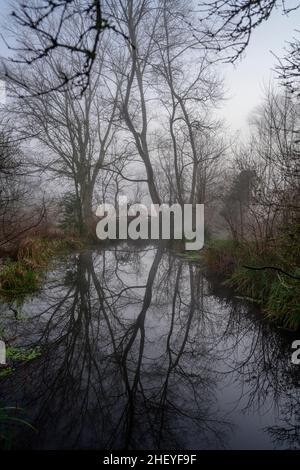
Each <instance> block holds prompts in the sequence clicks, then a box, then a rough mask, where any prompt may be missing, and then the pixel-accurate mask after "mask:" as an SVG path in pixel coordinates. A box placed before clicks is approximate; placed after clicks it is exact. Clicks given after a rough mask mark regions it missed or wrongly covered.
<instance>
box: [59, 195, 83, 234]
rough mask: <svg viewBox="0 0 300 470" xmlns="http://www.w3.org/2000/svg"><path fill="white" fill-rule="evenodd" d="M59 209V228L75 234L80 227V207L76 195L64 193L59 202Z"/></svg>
mask: <svg viewBox="0 0 300 470" xmlns="http://www.w3.org/2000/svg"><path fill="white" fill-rule="evenodd" d="M60 207H61V219H60V223H59V226H60V228H61V229H63V230H65V231H69V232H75V233H77V232H78V229H79V226H80V218H79V214H80V205H79V203H78V198H77V197H76V194H74V193H71V192H68V193H66V194H65V195H64V197H63V199H62V201H61V204H60Z"/></svg>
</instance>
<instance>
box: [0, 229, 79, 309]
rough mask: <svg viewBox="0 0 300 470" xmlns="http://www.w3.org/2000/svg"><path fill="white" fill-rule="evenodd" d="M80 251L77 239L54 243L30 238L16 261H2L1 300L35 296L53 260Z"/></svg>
mask: <svg viewBox="0 0 300 470" xmlns="http://www.w3.org/2000/svg"><path fill="white" fill-rule="evenodd" d="M80 247H81V242H80V241H79V240H78V239H75V238H74V237H68V236H65V237H64V238H59V239H51V238H47V237H39V236H32V237H27V238H25V239H24V240H22V242H21V243H20V245H19V247H18V250H17V253H16V254H15V255H14V257H6V258H5V259H2V260H1V266H0V298H2V299H3V300H4V301H8V302H10V301H12V300H20V301H22V300H23V299H24V297H25V296H27V295H29V294H32V293H34V292H36V291H37V290H38V289H39V287H40V285H41V281H42V278H43V273H44V272H45V271H46V270H47V268H48V266H49V263H50V261H51V259H52V258H53V257H54V256H59V255H65V254H67V253H69V252H70V251H71V250H72V249H78V248H80Z"/></svg>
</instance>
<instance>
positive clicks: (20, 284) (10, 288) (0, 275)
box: [0, 261, 40, 301]
mask: <svg viewBox="0 0 300 470" xmlns="http://www.w3.org/2000/svg"><path fill="white" fill-rule="evenodd" d="M39 284H40V277H39V274H38V273H37V272H35V271H34V270H33V269H32V268H31V267H29V266H28V265H26V263H24V262H22V261H16V262H12V261H9V262H7V264H5V265H4V267H3V268H2V270H1V271H0V296H1V297H2V298H3V299H4V300H5V301H11V300H13V299H14V298H15V297H18V298H19V299H21V298H23V297H24V296H25V295H28V294H31V293H33V292H35V291H36V290H37V289H38V288H39Z"/></svg>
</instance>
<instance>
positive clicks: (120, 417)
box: [0, 244, 300, 450]
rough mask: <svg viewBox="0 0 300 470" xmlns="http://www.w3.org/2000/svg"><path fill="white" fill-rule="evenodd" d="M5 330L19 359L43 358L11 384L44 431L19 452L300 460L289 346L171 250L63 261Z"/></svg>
mask: <svg viewBox="0 0 300 470" xmlns="http://www.w3.org/2000/svg"><path fill="white" fill-rule="evenodd" d="M0 318H1V328H2V331H4V336H5V340H6V343H7V345H8V347H14V348H18V347H19V348H20V347H21V348H22V350H29V351H30V350H33V351H37V350H38V351H40V355H39V354H37V357H35V358H34V359H32V360H25V361H19V362H17V363H16V364H14V371H13V372H12V373H11V374H9V375H7V376H5V377H2V378H1V379H0V390H1V391H0V404H1V406H2V407H4V406H9V407H19V408H22V413H25V418H24V419H25V420H26V421H28V422H29V423H31V424H32V425H33V426H34V428H35V430H33V429H32V428H30V427H29V426H27V425H22V424H20V423H19V424H17V425H15V426H14V429H13V435H12V439H11V446H12V447H13V448H17V449H18V448H19V449H157V450H158V449H288V448H298V449H299V448H300V406H299V404H300V387H299V383H300V366H296V365H294V364H292V363H291V354H292V350H291V343H292V340H293V337H292V335H291V334H288V333H287V332H284V331H282V330H279V329H276V328H275V327H274V326H272V325H270V324H268V323H267V322H265V321H263V319H262V315H261V313H260V312H259V310H258V309H257V307H255V306H254V305H251V304H250V303H246V302H243V301H242V300H240V299H238V298H236V297H235V296H233V295H232V293H228V292H227V291H225V290H224V289H222V288H221V287H220V285H219V283H218V282H217V281H216V280H214V279H211V277H207V275H206V273H205V271H203V269H202V267H201V265H200V264H194V263H192V262H188V261H187V260H185V259H184V258H182V257H179V256H177V255H175V254H174V253H172V252H170V251H168V250H167V249H165V248H162V247H159V246H138V247H137V246H130V245H127V244H123V245H114V246H110V247H107V248H106V249H104V250H96V251H93V250H92V251H89V250H87V251H84V252H81V253H74V254H72V255H69V256H68V257H66V258H65V259H57V260H55V261H54V262H53V266H52V267H51V269H50V270H49V271H48V273H47V274H46V275H45V280H44V282H43V286H42V288H41V289H40V291H39V292H37V293H36V294H35V295H34V296H33V297H32V298H29V299H28V298H27V299H26V301H24V302H23V303H22V304H20V305H19V304H16V303H12V304H5V303H2V304H0Z"/></svg>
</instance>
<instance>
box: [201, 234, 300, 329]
mask: <svg viewBox="0 0 300 470" xmlns="http://www.w3.org/2000/svg"><path fill="white" fill-rule="evenodd" d="M202 256H203V262H204V264H205V266H206V267H207V268H208V269H209V270H210V271H211V272H213V273H214V274H216V275H218V276H220V277H222V279H224V284H225V285H227V286H229V287H232V288H234V289H235V291H236V292H237V294H239V295H241V296H243V297H246V298H247V299H248V300H251V301H254V302H256V303H258V304H259V305H260V306H261V309H262V312H263V314H264V315H265V316H266V318H267V319H269V320H270V321H273V322H275V323H276V324H277V325H278V326H281V327H283V328H287V329H291V330H298V329H299V328H300V268H299V262H298V261H299V252H298V251H297V249H296V247H295V246H292V244H291V243H290V245H288V244H287V243H277V244H276V246H275V244H273V245H271V244H269V245H268V246H265V247H263V248H261V247H258V246H257V245H255V244H254V243H252V242H246V243H245V242H244V243H238V242H234V241H232V240H217V241H216V240H215V241H212V242H210V243H209V244H208V245H207V246H206V247H205V249H204V250H203V253H202Z"/></svg>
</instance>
